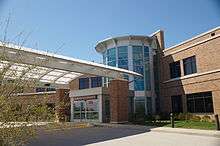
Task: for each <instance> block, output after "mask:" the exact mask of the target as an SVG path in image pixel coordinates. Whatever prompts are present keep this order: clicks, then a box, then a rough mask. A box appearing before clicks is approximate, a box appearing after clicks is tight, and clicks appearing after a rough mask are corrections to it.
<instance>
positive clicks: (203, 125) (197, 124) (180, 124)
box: [145, 120, 216, 130]
mask: <svg viewBox="0 0 220 146" xmlns="http://www.w3.org/2000/svg"><path fill="white" fill-rule="evenodd" d="M145 125H147V126H157V127H171V124H170V121H160V122H159V121H157V122H150V121H146V122H145ZM174 127H175V128H189V129H203V130H215V128H216V127H215V123H211V122H204V121H192V120H188V121H175V124H174Z"/></svg>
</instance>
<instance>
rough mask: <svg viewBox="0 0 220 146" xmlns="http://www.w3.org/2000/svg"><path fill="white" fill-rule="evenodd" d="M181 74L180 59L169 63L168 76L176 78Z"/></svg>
mask: <svg viewBox="0 0 220 146" xmlns="http://www.w3.org/2000/svg"><path fill="white" fill-rule="evenodd" d="M180 76H181V71H180V61H176V62H172V63H170V78H171V79H173V78H177V77H180Z"/></svg>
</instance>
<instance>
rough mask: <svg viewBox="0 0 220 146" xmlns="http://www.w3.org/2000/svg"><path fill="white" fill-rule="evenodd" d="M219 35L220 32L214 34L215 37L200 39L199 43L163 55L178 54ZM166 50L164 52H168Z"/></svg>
mask: <svg viewBox="0 0 220 146" xmlns="http://www.w3.org/2000/svg"><path fill="white" fill-rule="evenodd" d="M218 37H220V34H219V35H216V36H213V37H210V38H208V39H205V40H202V41H199V42H197V43H195V44H192V45H189V46H187V47H184V48H182V49H179V50H176V51H173V52H171V53H168V54H165V56H163V57H166V56H168V55H172V54H176V53H179V52H182V51H184V50H187V49H189V48H192V47H194V46H197V45H199V44H202V43H205V42H207V41H210V40H213V39H216V38H218ZM165 51H166V50H164V51H163V52H164V53H166V52H165Z"/></svg>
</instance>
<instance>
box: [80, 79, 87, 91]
mask: <svg viewBox="0 0 220 146" xmlns="http://www.w3.org/2000/svg"><path fill="white" fill-rule="evenodd" d="M86 88H89V78H80V79H79V89H86Z"/></svg>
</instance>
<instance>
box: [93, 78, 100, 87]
mask: <svg viewBox="0 0 220 146" xmlns="http://www.w3.org/2000/svg"><path fill="white" fill-rule="evenodd" d="M101 86H102V77H91V87H92V88H95V87H101Z"/></svg>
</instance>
